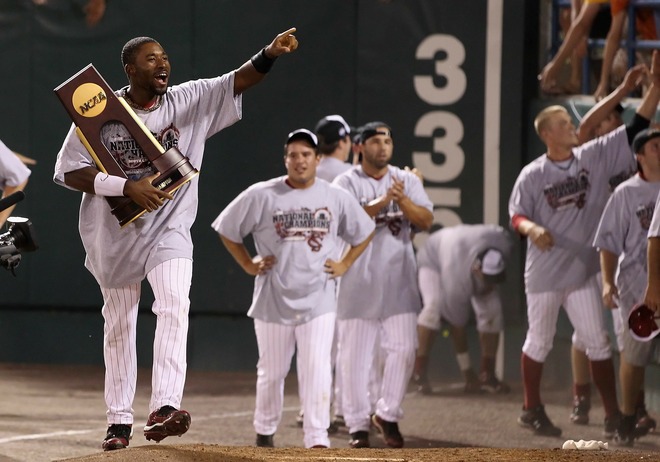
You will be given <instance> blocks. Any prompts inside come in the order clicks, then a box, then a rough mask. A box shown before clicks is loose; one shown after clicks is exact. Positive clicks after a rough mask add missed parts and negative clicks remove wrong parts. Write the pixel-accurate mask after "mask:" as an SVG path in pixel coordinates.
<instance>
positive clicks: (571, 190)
mask: <svg viewBox="0 0 660 462" xmlns="http://www.w3.org/2000/svg"><path fill="white" fill-rule="evenodd" d="M589 187H590V184H589V172H588V171H587V170H585V169H582V170H580V171H579V172H578V173H577V175H576V176H569V177H568V178H566V179H565V180H563V181H561V182H559V183H554V184H550V185H548V186H546V187H545V188H544V189H543V194H544V195H545V199H546V200H547V201H548V205H549V206H550V207H552V208H553V209H554V210H557V211H559V210H564V209H568V208H571V207H576V208H578V209H581V208H583V207H584V206H585V204H586V203H587V193H588V191H589Z"/></svg>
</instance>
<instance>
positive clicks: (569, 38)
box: [538, 0, 609, 94]
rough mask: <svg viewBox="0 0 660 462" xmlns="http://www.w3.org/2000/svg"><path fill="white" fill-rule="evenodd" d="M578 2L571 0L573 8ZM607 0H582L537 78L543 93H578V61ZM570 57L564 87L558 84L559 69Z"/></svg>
mask: <svg viewBox="0 0 660 462" xmlns="http://www.w3.org/2000/svg"><path fill="white" fill-rule="evenodd" d="M578 3H580V2H579V0H578V1H577V2H573V4H574V8H573V9H574V10H577V8H576V6H577V4H578ZM608 3H609V0H584V1H583V3H582V5H581V7H580V8H579V13H578V14H577V16H576V17H575V20H573V21H571V25H570V27H569V29H568V32H567V33H566V36H565V37H564V40H563V41H562V44H561V46H560V47H559V50H558V51H557V54H556V55H555V56H554V57H553V58H552V59H551V60H550V62H549V63H548V64H546V65H545V67H544V68H543V70H542V71H541V73H540V74H539V76H538V78H539V81H540V83H541V90H542V91H543V92H545V93H550V94H559V93H578V92H579V90H580V74H579V69H580V62H581V58H582V57H584V56H586V39H587V37H588V36H589V33H590V32H591V29H592V26H593V24H594V21H595V19H596V17H597V16H598V14H599V13H600V12H601V10H602V7H603V5H607V4H608ZM568 58H571V64H572V67H573V71H572V73H571V78H570V81H569V83H568V84H567V85H566V87H565V88H563V89H562V88H561V87H560V86H559V84H558V77H559V73H560V70H561V68H562V66H563V65H564V63H565V62H566V60H567V59H568Z"/></svg>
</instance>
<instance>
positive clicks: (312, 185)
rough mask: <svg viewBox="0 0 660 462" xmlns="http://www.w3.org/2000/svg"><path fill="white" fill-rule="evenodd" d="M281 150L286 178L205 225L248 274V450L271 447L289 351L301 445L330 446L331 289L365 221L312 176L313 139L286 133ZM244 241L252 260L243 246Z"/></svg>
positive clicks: (368, 224) (361, 241)
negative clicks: (253, 367) (251, 370)
mask: <svg viewBox="0 0 660 462" xmlns="http://www.w3.org/2000/svg"><path fill="white" fill-rule="evenodd" d="M284 149H285V152H284V164H285V166H286V171H287V174H286V176H281V177H277V178H273V179H271V180H268V181H264V182H260V183H257V184H254V185H252V186H250V187H249V188H248V189H246V190H245V191H243V192H242V193H241V194H240V195H239V196H238V197H236V199H234V200H233V201H232V202H231V203H230V204H229V205H228V206H227V207H226V208H225V209H224V210H223V211H222V213H220V215H219V216H218V218H216V220H215V221H214V222H213V224H212V226H213V228H214V229H215V230H216V231H217V232H218V234H219V235H220V239H221V241H222V243H223V244H224V245H225V247H226V248H227V250H228V251H229V253H230V254H231V255H232V257H233V258H234V259H235V260H236V262H237V263H238V264H239V265H240V266H241V267H242V268H243V270H244V271H245V272H246V273H248V274H250V275H254V276H256V278H255V280H254V293H253V298H252V305H251V306H250V309H249V311H248V316H250V317H252V318H253V319H254V330H255V334H256V337H257V346H258V349H259V362H258V363H257V396H256V405H255V412H254V421H253V423H254V429H255V431H256V433H257V439H256V444H257V446H260V447H272V446H274V441H273V435H274V434H275V432H276V431H277V427H278V425H279V423H280V421H281V418H282V406H283V398H284V397H283V391H284V380H285V378H286V376H287V373H288V372H289V369H290V367H291V360H292V358H293V354H294V352H297V353H296V354H297V365H298V371H297V372H298V386H299V388H300V389H301V390H302V392H301V396H302V397H303V398H304V399H303V400H302V408H303V432H304V444H305V447H307V448H314V447H316V448H319V447H329V446H330V440H329V439H328V426H329V425H330V396H331V387H332V374H331V354H330V352H331V349H332V341H333V337H334V333H335V319H336V311H337V298H336V286H337V284H338V279H339V278H340V277H341V276H343V275H344V274H345V273H346V271H347V270H348V269H349V268H350V267H351V265H352V264H354V263H355V262H356V260H357V261H359V258H358V257H359V256H360V255H361V254H362V252H363V251H364V249H365V248H366V247H367V245H368V244H369V242H370V241H371V238H372V236H373V231H374V223H373V220H371V218H370V217H369V216H368V215H367V214H366V213H365V212H364V210H363V209H362V207H360V204H359V203H358V201H356V200H355V199H354V198H353V197H351V195H350V194H348V193H347V192H346V191H344V190H342V189H341V188H338V187H337V186H334V185H331V184H330V183H328V182H327V181H325V180H322V179H320V178H316V167H317V165H318V163H319V154H318V151H317V138H316V136H315V135H314V134H313V133H312V132H310V131H308V130H305V129H299V130H296V131H293V132H291V133H290V134H289V136H288V137H287V139H286V143H285V146H284ZM250 234H251V235H252V238H253V240H254V244H255V248H256V251H257V253H258V257H255V258H253V257H251V256H250V254H249V252H248V250H247V248H246V247H245V245H244V244H243V239H244V238H245V237H246V236H248V235H250ZM346 244H348V249H347V250H346V251H345V252H343V250H344V246H345V245H346Z"/></svg>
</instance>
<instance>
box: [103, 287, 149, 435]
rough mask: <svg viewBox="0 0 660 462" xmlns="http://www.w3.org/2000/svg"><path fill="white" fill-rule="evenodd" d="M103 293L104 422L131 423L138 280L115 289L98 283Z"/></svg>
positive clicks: (135, 380) (135, 374)
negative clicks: (105, 408) (105, 416)
mask: <svg viewBox="0 0 660 462" xmlns="http://www.w3.org/2000/svg"><path fill="white" fill-rule="evenodd" d="M101 294H102V295H103V308H102V309H101V314H102V315H103V320H104V322H103V361H104V363H105V404H106V407H107V411H106V414H107V419H108V425H111V424H127V425H131V424H132V423H133V400H134V398H135V386H136V383H137V353H136V346H135V340H136V328H137V314H138V304H139V302H140V284H139V283H137V284H131V285H128V286H124V287H120V288H117V289H108V288H104V287H101Z"/></svg>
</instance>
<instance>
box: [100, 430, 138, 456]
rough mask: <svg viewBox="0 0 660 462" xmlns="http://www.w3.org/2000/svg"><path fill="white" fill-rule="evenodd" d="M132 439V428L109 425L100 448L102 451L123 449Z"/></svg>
mask: <svg viewBox="0 0 660 462" xmlns="http://www.w3.org/2000/svg"><path fill="white" fill-rule="evenodd" d="M132 437H133V426H132V425H125V424H111V425H110V426H109V427H108V432H107V433H106V435H105V439H104V440H103V444H102V445H101V447H102V448H103V450H104V451H113V450H115V449H124V448H125V447H127V446H128V442H129V441H130V439H131V438H132Z"/></svg>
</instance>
